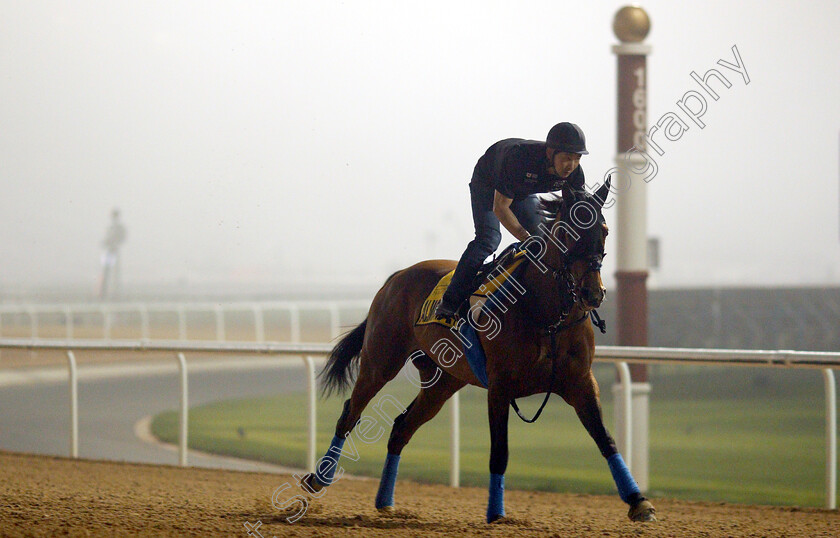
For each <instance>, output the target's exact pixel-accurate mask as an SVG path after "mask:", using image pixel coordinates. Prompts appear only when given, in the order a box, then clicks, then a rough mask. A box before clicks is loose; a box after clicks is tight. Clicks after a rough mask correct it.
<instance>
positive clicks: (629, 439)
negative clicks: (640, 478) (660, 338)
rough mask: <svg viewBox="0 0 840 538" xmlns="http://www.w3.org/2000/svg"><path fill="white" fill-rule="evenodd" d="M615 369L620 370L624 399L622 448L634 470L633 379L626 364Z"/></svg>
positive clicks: (628, 464) (628, 465) (626, 459)
mask: <svg viewBox="0 0 840 538" xmlns="http://www.w3.org/2000/svg"><path fill="white" fill-rule="evenodd" d="M615 367H616V368H617V369H618V379H619V380H620V382H621V398H622V406H621V407H622V412H623V413H624V417H622V419H623V422H624V423H623V424H622V426H624V428H623V429H624V431H623V432H622V435H623V437H624V439H623V441H624V446H623V447H621V452H622V456H624V462H625V463H626V464H627V467H628V468H629V469H631V470H632V469H633V397H632V390H633V389H632V386H631V383H632V379H631V377H630V367H629V366H627V363H626V362H619V363H616V365H615Z"/></svg>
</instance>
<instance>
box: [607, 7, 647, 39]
mask: <svg viewBox="0 0 840 538" xmlns="http://www.w3.org/2000/svg"><path fill="white" fill-rule="evenodd" d="M613 32H614V33H615V36H616V37H617V38H618V39H620V40H621V41H622V42H624V43H639V42H641V41H642V40H644V38H645V37H647V35H648V32H650V17H648V14H647V12H646V11H645V10H644V9H642V8H641V7H640V6H624V7H623V8H621V9H619V10H618V11H617V12H616V14H615V18H614V19H613Z"/></svg>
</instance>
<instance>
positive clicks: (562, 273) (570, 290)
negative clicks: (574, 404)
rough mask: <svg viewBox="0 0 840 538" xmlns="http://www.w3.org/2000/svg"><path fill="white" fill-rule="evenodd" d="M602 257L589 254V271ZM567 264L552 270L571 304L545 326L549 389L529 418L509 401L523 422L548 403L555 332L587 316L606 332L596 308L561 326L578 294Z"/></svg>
mask: <svg viewBox="0 0 840 538" xmlns="http://www.w3.org/2000/svg"><path fill="white" fill-rule="evenodd" d="M603 258H604V256H603V255H594V256H590V257H589V269H590V270H591V271H599V270H600V269H601V262H602V260H603ZM568 266H569V263H568V260H566V261H565V263H563V266H562V269H560V270H558V269H554V270H553V276H554V279H555V280H556V281H558V283H559V282H560V281H561V279H562V282H563V283H565V285H566V290H565V292H566V296H568V297H569V298H570V299H571V306H570V307H569V309H566V308H564V309H563V310H562V311H561V312H560V319H558V320H557V322H556V323H553V324H551V325H548V326H546V327H545V332H546V333H547V334H548V336H549V337H550V338H551V346H550V348H549V355H548V360H549V361H551V379H550V381H549V390H548V391H546V393H545V398H543V401H542V404H541V405H540V408H539V409H537V412H536V414H535V415H534V417H533V418H531V419H528V418H525V415H523V414H522V412H521V411H520V410H519V406H518V405H517V404H516V400H515V399H512V400H511V401H510V405H511V407H513V410H514V411H516V414H517V415H518V416H519V418H521V419H522V421H523V422H526V423H528V424H533V423H534V422H536V421H537V419H538V418H540V415H541V414H542V412H543V409H545V406H546V404H547V403H548V398H549V397H550V396H551V388H550V387H553V386H554V374H555V369H554V360H555V359H556V358H557V333H559V332H563V331H566V330H568V329H571V328H572V327H575V326H576V325H579V324H581V323H583V322H584V321H585V320H586V318H587V317H589V318H590V319H591V320H592V324H593V325H595V326H596V327H598V329H600V330H601V333H606V332H607V323H606V322H605V321H604V320H602V319H601V316H599V315H598V312H597V311H596V310H590V311H589V312H584V314H583V316H581V317H580V319H578V320H576V321H574V322H572V323H570V324H568V325H565V326H561V325H562V324H563V322H564V321H566V318H567V317H569V314H570V311H571V307H574V306H575V305H576V304H577V303H578V296H577V291H576V288H577V283H576V282H575V277H574V275H572V273H571V271H569V267H568Z"/></svg>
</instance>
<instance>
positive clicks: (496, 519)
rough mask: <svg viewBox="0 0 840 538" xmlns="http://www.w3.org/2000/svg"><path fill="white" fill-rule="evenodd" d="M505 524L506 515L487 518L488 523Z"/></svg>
mask: <svg viewBox="0 0 840 538" xmlns="http://www.w3.org/2000/svg"><path fill="white" fill-rule="evenodd" d="M504 522H505V515H504V514H496V515H495V516H492V517H489V518H487V523H504Z"/></svg>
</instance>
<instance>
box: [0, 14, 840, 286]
mask: <svg viewBox="0 0 840 538" xmlns="http://www.w3.org/2000/svg"><path fill="white" fill-rule="evenodd" d="M623 4H624V3H623V2H587V3H583V2H560V1H557V0H553V1H523V2H488V1H482V2H458V1H448V2H434V1H432V2H423V3H420V4H418V3H408V2H390V1H380V2H374V1H345V2H329V1H312V0H308V1H299V2H298V1H294V2H292V1H282V2H268V1H266V2H232V1H231V2H219V1H215V2H213V1H195V2H184V1H174V2H173V1H166V2H162V1H161V2H156V1H144V2H123V1H117V2H115V1H113V0H111V1H107V2H106V1H103V2H95V1H80V2H58V1H53V2H47V1H30V0H27V1H12V0H0V181H2V196H1V197H0V258H1V259H2V263H0V290H2V289H13V288H15V287H16V286H35V285H45V284H53V285H55V284H83V285H84V284H86V283H89V284H90V286H91V288H92V287H93V286H94V283H95V281H96V278H97V275H98V272H99V256H100V254H101V241H102V239H103V238H104V235H105V230H106V227H107V225H108V222H109V214H110V211H111V209H112V208H114V207H119V208H120V210H121V211H122V216H123V221H124V222H125V224H126V227H127V229H128V239H127V242H126V243H125V246H124V248H123V252H122V255H123V258H122V260H123V274H124V280H125V282H126V283H129V284H130V283H144V284H149V283H151V284H154V283H156V282H160V283H173V282H182V283H201V282H231V283H261V284H272V283H278V284H281V283H289V282H303V281H316V280H323V281H343V282H355V283H377V282H380V281H382V280H384V278H385V277H386V276H387V275H389V274H390V273H391V272H392V271H393V270H395V269H397V268H399V267H404V266H407V265H410V264H412V263H414V262H416V261H419V260H422V259H427V258H457V257H458V256H460V254H461V252H462V251H463V248H464V247H465V246H466V244H467V242H468V241H469V240H470V239H471V238H472V221H471V214H470V205H469V191H468V187H467V185H468V183H469V179H470V175H471V172H472V168H473V166H474V165H475V161H476V160H477V159H478V157H479V156H480V155H481V154H482V153H483V152H484V150H485V149H486V148H487V147H488V146H489V145H490V144H492V143H493V142H495V141H497V140H499V139H502V138H508V137H522V138H531V139H540V140H544V139H545V134H546V132H547V131H548V129H549V128H550V127H551V126H552V125H553V124H555V123H557V122H559V121H572V122H575V123H577V124H579V125H580V126H581V127H582V128H583V129H584V131H585V133H586V135H587V142H588V147H589V151H590V154H589V155H588V156H585V157H584V158H583V160H582V162H581V164H582V165H583V167H584V170H585V172H586V175H587V180H588V182H590V183H594V182H596V181H598V180H600V179H601V177H602V176H603V174H604V173H605V172H606V171H607V170H609V169H610V167H612V166H613V158H614V156H615V153H616V147H615V146H616V141H615V136H616V135H615V115H616V110H615V99H616V97H615V91H616V82H615V77H616V75H615V71H616V65H615V64H616V60H615V56H614V55H613V54H612V52H611V50H610V47H611V45H613V44H614V43H616V42H617V40H616V38H615V37H614V36H613V34H612V17H613V14H614V13H615V11H616V10H617V9H618V8H619V7H620V6H621V5H623ZM686 4H687V5H683V4H682V3H677V2H671V1H665V0H659V1H648V2H645V3H644V4H643V6H644V7H645V8H646V9H647V11H648V13H649V14H650V16H651V19H652V23H653V26H652V30H651V33H650V35H649V36H648V38H647V40H646V43H647V44H650V45H651V46H652V47H653V53H652V54H651V55H650V56H649V58H648V125H653V124H654V123H655V122H656V120H657V119H659V118H660V117H661V116H662V115H663V114H665V113H667V112H678V111H679V109H678V107H677V105H676V102H677V101H678V100H680V98H681V97H682V96H683V95H684V94H685V93H686V92H687V91H689V90H698V86H697V83H696V82H694V81H693V80H692V78H691V77H690V73H691V72H692V71H696V72H697V73H698V74H700V75H701V76H702V75H703V74H704V73H705V72H706V71H707V70H708V69H711V68H713V67H715V68H717V69H719V70H720V71H722V72H723V73H724V74H725V75H727V78H728V80H729V81H730V82H731V84H732V86H731V87H730V88H720V89H719V94H720V99H719V100H717V101H712V100H709V103H708V110H707V112H706V114H705V116H704V117H703V121H704V122H705V124H706V127H705V128H703V129H700V128H699V127H698V126H696V125H694V124H689V127H690V128H689V130H688V131H687V132H686V133H685V134H684V135H683V137H682V138H681V139H680V140H678V141H675V142H668V141H665V143H662V149H663V150H664V151H665V155H663V156H661V157H659V156H657V164H658V166H659V171H658V174H657V176H656V177H655V178H654V179H653V180H652V181H651V183H650V184H649V191H648V192H649V194H648V203H649V210H648V228H649V235H651V236H655V237H658V238H659V239H660V242H661V254H662V257H661V269H660V270H658V271H656V272H655V274H654V275H653V276H652V284H653V285H659V286H681V285H689V286H705V285H755V284H761V285H798V284H826V285H836V284H837V283H838V280H840V248H838V247H839V246H840V217H838V205H840V195H838V158H839V157H838V151H840V61H838V58H840V33H838V32H837V28H838V27H840V3H838V2H836V1H835V0H826V1H821V2H807V3H794V2H781V1H770V2H762V1H757V0H752V1H745V2H729V1H715V2H689V3H686ZM733 45H735V46H737V48H738V50H739V52H740V55H741V58H742V60H743V63H744V66H745V68H746V70H747V72H748V74H749V77H750V82H749V84H745V81H744V80H743V78H741V76H740V75H738V74H737V73H735V72H733V71H727V70H726V69H723V68H721V67H720V66H719V65H717V61H718V60H721V59H722V60H726V61H728V62H730V63H731V62H733V61H734V60H733V53H732V50H731V49H732V47H733ZM729 75H731V76H729ZM625 149H626V148H625ZM606 218H607V221H608V223H609V224H611V225H612V226H613V227H615V215H614V214H613V213H611V212H610V211H607V214H606ZM615 235H616V234H615V233H613V234H611V236H610V240H609V242H608V245H607V251H608V253H610V252H611V253H613V255H612V256H609V255H608V256H607V258H606V260H605V267H604V272H603V273H604V276H605V280H606V282H607V284H608V286H609V285H610V284H611V282H612V273H613V272H614V265H613V264H614V262H615V254H614V253H615V245H614V244H613V241H614V240H615ZM510 240H512V238H511V237H510V236H509V235H507V234H505V239H504V240H503V245H504V244H506V243H507V242H509V241H510Z"/></svg>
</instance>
